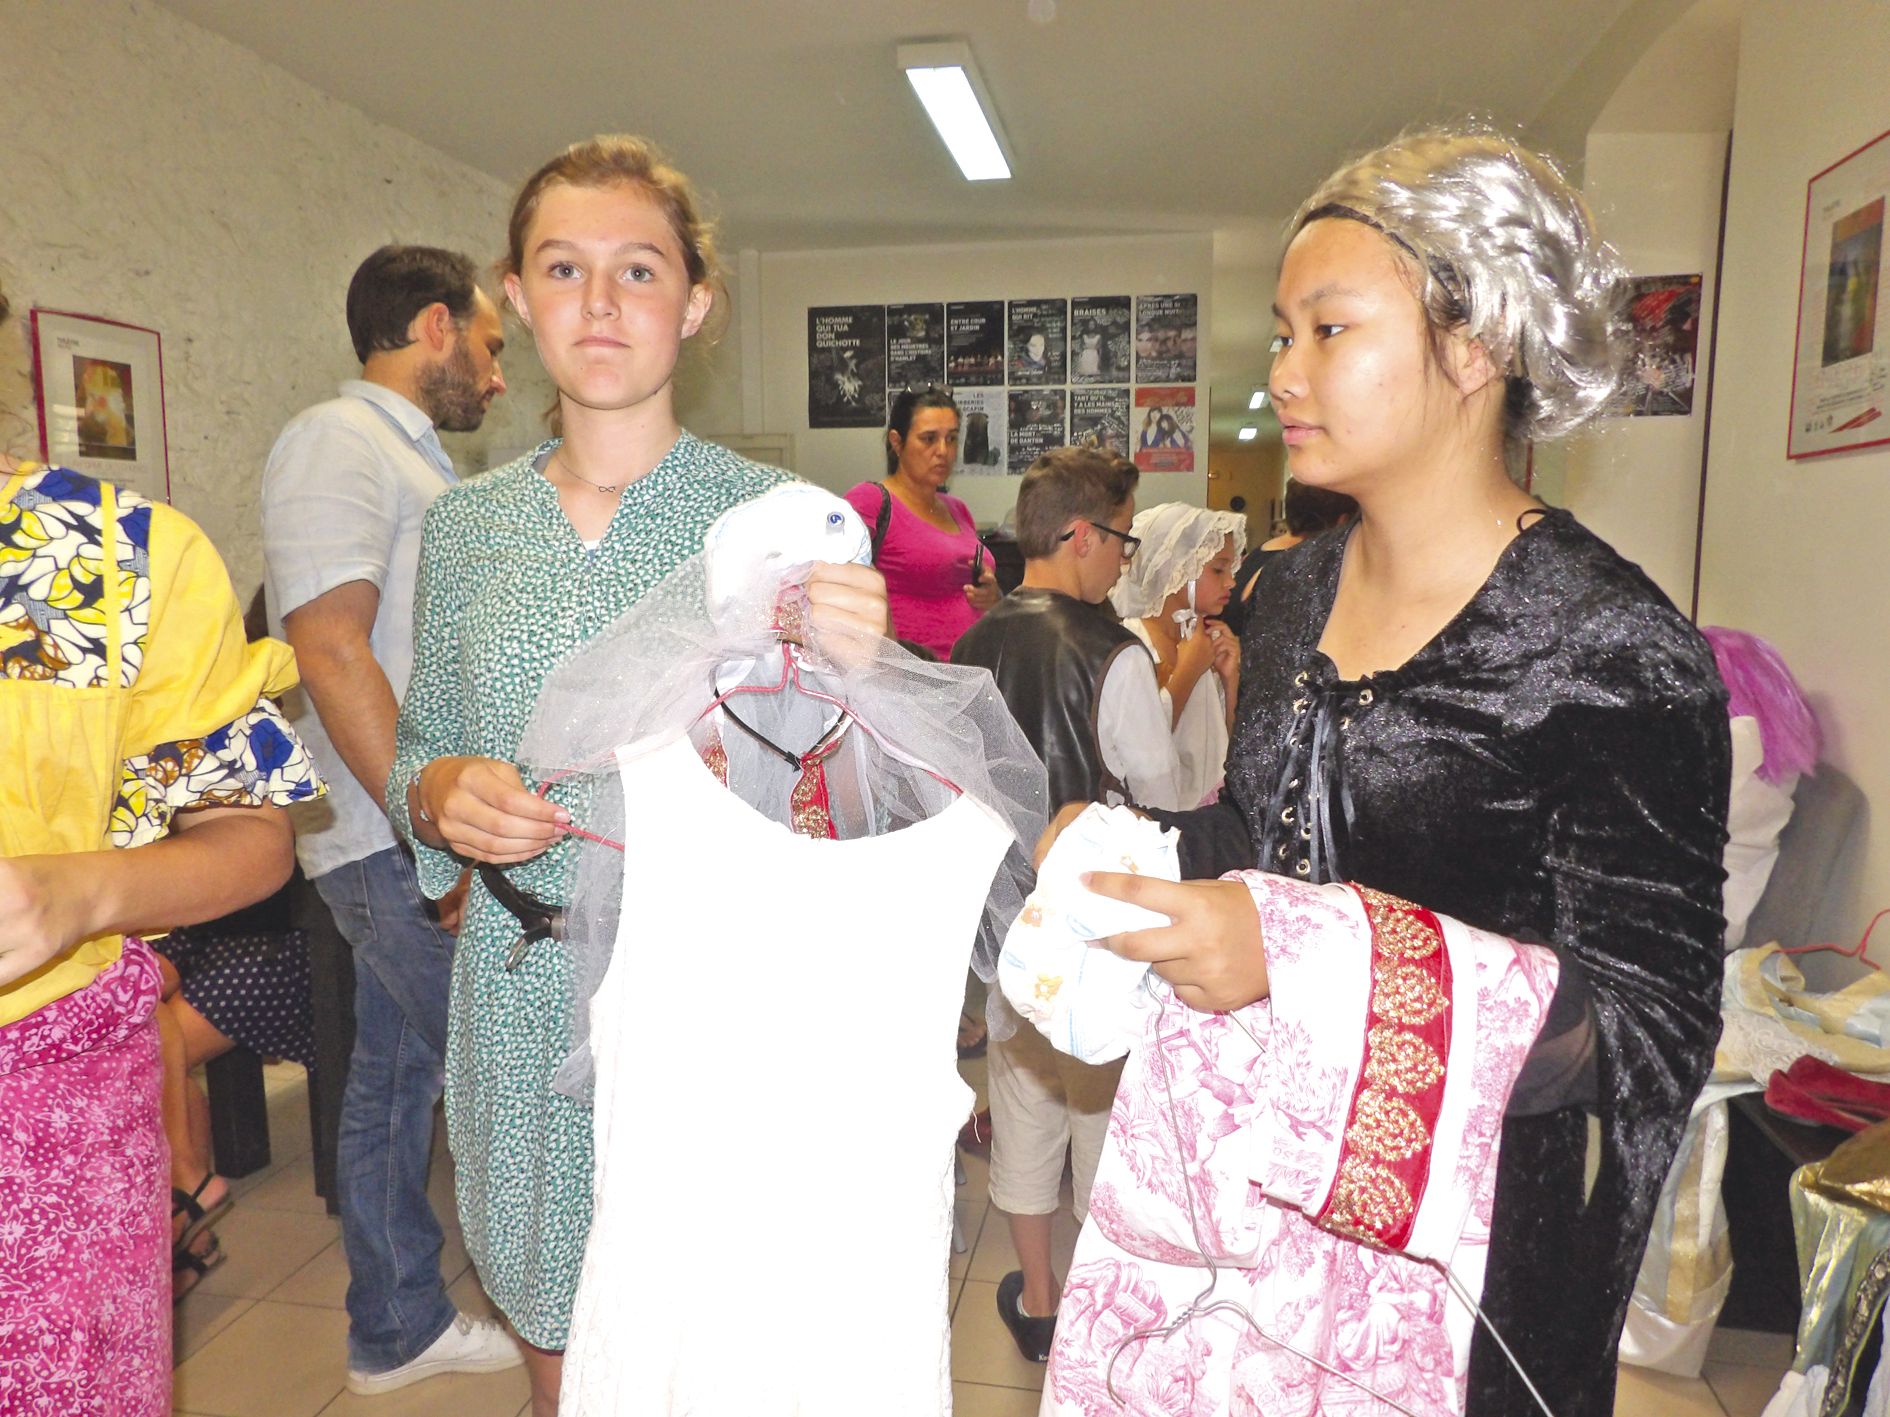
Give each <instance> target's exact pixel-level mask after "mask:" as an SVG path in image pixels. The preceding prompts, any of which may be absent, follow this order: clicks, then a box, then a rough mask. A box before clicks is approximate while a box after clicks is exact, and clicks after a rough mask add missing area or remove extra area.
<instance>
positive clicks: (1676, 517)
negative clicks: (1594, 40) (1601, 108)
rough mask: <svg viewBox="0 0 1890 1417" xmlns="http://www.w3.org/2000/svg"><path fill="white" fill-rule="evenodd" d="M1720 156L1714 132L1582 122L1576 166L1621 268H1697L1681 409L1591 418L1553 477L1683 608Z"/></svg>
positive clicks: (1702, 428)
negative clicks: (1584, 150) (1594, 127)
mask: <svg viewBox="0 0 1890 1417" xmlns="http://www.w3.org/2000/svg"><path fill="white" fill-rule="evenodd" d="M1725 159H1726V135H1725V134H1724V133H1723V132H1721V133H1645V132H1640V133H1592V134H1590V135H1589V139H1588V154H1587V160H1586V162H1585V163H1584V164H1583V169H1582V171H1583V184H1582V185H1583V191H1584V194H1585V195H1586V196H1587V198H1588V201H1589V204H1590V205H1591V206H1592V207H1593V208H1594V212H1595V220H1596V222H1597V223H1598V224H1599V225H1600V227H1601V231H1602V233H1603V234H1604V235H1605V236H1606V237H1607V238H1608V240H1609V241H1611V242H1612V243H1613V244H1614V246H1615V249H1616V250H1618V251H1620V253H1621V255H1622V258H1623V259H1624V260H1625V261H1626V262H1627V265H1628V269H1629V270H1631V271H1632V272H1633V273H1634V274H1636V275H1650V276H1657V275H1690V274H1693V273H1695V272H1698V273H1701V274H1703V275H1704V276H1705V277H1706V280H1705V285H1704V288H1703V292H1702V298H1701V322H1700V323H1701V332H1700V348H1699V355H1698V359H1697V361H1696V363H1695V371H1696V379H1695V387H1694V403H1693V412H1692V414H1690V415H1687V416H1679V415H1673V416H1668V417H1661V418H1615V419H1609V420H1607V421H1605V422H1603V423H1601V424H1599V425H1598V426H1597V428H1596V431H1594V432H1593V433H1590V434H1587V435H1585V436H1584V437H1582V438H1579V439H1576V440H1574V441H1572V442H1571V443H1570V444H1569V448H1568V457H1567V462H1566V470H1565V479H1566V480H1565V482H1564V483H1563V489H1562V497H1563V500H1564V502H1565V504H1566V505H1567V506H1568V507H1569V509H1570V510H1571V511H1573V512H1574V513H1575V515H1576V516H1577V517H1579V518H1580V519H1581V520H1582V522H1583V523H1584V524H1585V525H1586V526H1588V527H1589V528H1590V529H1591V530H1592V531H1594V532H1595V533H1596V534H1597V535H1598V536H1600V537H1602V538H1603V539H1604V540H1606V541H1608V542H1609V543H1611V544H1612V545H1613V546H1614V547H1615V549H1616V550H1618V551H1620V552H1621V554H1622V555H1624V556H1626V557H1627V558H1628V559H1629V560H1630V561H1634V562H1637V563H1638V564H1639V565H1640V566H1641V567H1642V568H1643V569H1644V570H1645V571H1646V572H1647V573H1648V575H1650V576H1652V577H1653V579H1654V582H1655V584H1656V585H1658V586H1659V587H1660V588H1661V589H1662V590H1664V591H1666V592H1667V596H1668V598H1669V599H1670V600H1672V601H1673V602H1674V604H1676V605H1678V606H1679V607H1680V608H1681V610H1683V611H1684V610H1686V609H1687V608H1688V606H1689V605H1690V603H1691V600H1692V595H1693V552H1694V541H1695V536H1696V532H1697V528H1698V524H1699V498H1700V452H1701V443H1702V441H1703V440H1704V438H1705V435H1706V383H1707V379H1708V378H1709V377H1710V368H1709V365H1710V357H1709V356H1710V348H1709V347H1710V344H1711V328H1710V326H1711V318H1712V311H1713V294H1714V290H1713V261H1714V254H1715V248H1716V246H1717V244H1718V240H1719V202H1720V186H1721V182H1722V178H1723V176H1724V171H1725Z"/></svg>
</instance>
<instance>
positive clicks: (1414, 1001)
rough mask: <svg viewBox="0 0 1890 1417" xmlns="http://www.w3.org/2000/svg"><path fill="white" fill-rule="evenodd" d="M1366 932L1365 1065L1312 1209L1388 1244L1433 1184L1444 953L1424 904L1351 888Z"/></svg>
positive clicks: (1446, 991) (1405, 1233) (1445, 989)
mask: <svg viewBox="0 0 1890 1417" xmlns="http://www.w3.org/2000/svg"><path fill="white" fill-rule="evenodd" d="M1351 889H1352V890H1353V891H1354V892H1356V893H1357V895H1358V898H1359V900H1360V901H1361V902H1363V904H1364V906H1365V917H1366V919H1367V920H1368V921H1369V922H1370V924H1371V931H1372V989H1371V999H1370V1002H1369V1003H1368V1004H1367V1006H1366V1019H1365V1056H1364V1065H1363V1066H1362V1067H1361V1068H1360V1069H1359V1077H1358V1086H1357V1088H1356V1089H1355V1090H1354V1092H1353V1094H1352V1106H1351V1110H1350V1112H1349V1113H1348V1114H1347V1119H1346V1126H1345V1136H1344V1141H1343V1143H1342V1145H1341V1150H1340V1152H1339V1169H1338V1174H1337V1175H1336V1176H1335V1178H1334V1179H1333V1183H1332V1193H1331V1194H1330V1195H1328V1196H1327V1197H1326V1202H1325V1204H1324V1205H1323V1206H1321V1207H1320V1209H1319V1211H1318V1213H1317V1214H1316V1215H1315V1216H1314V1217H1313V1218H1314V1219H1315V1220H1317V1221H1318V1222H1319V1223H1320V1224H1322V1225H1324V1226H1326V1227H1327V1228H1328V1229H1331V1230H1336V1231H1338V1232H1340V1233H1341V1234H1346V1235H1351V1236H1354V1237H1356V1238H1358V1239H1361V1240H1365V1241H1368V1242H1370V1243H1372V1244H1376V1245H1382V1246H1384V1247H1385V1248H1387V1249H1393V1250H1396V1249H1402V1248H1403V1247H1404V1246H1405V1245H1406V1244H1407V1243H1408V1242H1409V1241H1410V1238H1411V1229H1412V1226H1413V1225H1414V1224H1415V1223H1416V1220H1417V1212H1418V1207H1419V1206H1420V1205H1421V1204H1422V1203H1423V1200H1424V1189H1425V1187H1426V1186H1427V1185H1428V1184H1429V1183H1430V1175H1431V1149H1432V1143H1433V1139H1434V1136H1435V1131H1436V1127H1437V1115H1438V1112H1439V1111H1440V1110H1441V1109H1442V1107H1443V1104H1444V1077H1445V1064H1446V1061H1447V1060H1448V1059H1449V1057H1450V986H1451V974H1450V952H1449V951H1448V950H1447V949H1445V948H1444V932H1443V928H1442V926H1440V925H1439V924H1438V921H1437V917H1436V916H1435V915H1433V914H1432V913H1431V912H1430V911H1428V910H1424V909H1422V908H1420V907H1418V906H1415V905H1412V904H1410V903H1409V902H1408V901H1402V900H1399V899H1397V897H1395V896H1388V895H1385V894H1383V893H1381V892H1379V891H1374V890H1369V889H1367V888H1366V887H1364V886H1353V887H1351Z"/></svg>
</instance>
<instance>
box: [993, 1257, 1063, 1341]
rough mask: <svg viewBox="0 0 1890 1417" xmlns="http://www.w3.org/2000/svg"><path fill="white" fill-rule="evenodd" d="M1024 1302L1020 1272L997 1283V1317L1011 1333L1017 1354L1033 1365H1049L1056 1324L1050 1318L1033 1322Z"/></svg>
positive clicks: (1022, 1279) (1022, 1280) (1016, 1270)
mask: <svg viewBox="0 0 1890 1417" xmlns="http://www.w3.org/2000/svg"><path fill="white" fill-rule="evenodd" d="M1023 1298H1024V1272H1023V1271H1022V1270H1021V1269H1014V1270H1012V1271H1011V1272H1010V1273H1009V1274H1007V1275H1005V1276H1004V1278H1002V1279H1000V1280H999V1281H998V1290H997V1310H998V1317H999V1318H1001V1319H1003V1320H1004V1327H1006V1328H1008V1329H1009V1330H1010V1331H1011V1338H1012V1340H1013V1341H1014V1342H1015V1343H1016V1344H1017V1351H1018V1352H1019V1353H1022V1354H1023V1355H1024V1357H1025V1358H1027V1359H1029V1360H1030V1361H1031V1362H1033V1363H1048V1362H1049V1361H1050V1342H1051V1340H1052V1339H1054V1338H1055V1337H1056V1336H1057V1321H1056V1316H1055V1315H1054V1314H1053V1315H1051V1316H1050V1317H1049V1318H1047V1319H1033V1318H1032V1317H1031V1316H1030V1315H1029V1314H1027V1313H1025V1312H1024V1310H1023V1307H1022V1301H1023Z"/></svg>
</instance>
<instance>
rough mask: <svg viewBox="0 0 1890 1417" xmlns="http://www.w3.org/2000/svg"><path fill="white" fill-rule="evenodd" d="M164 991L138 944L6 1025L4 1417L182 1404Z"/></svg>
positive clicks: (2, 1094) (124, 1412)
mask: <svg viewBox="0 0 1890 1417" xmlns="http://www.w3.org/2000/svg"><path fill="white" fill-rule="evenodd" d="M158 995H159V979H158V968H157V961H156V958H155V957H154V956H153V955H152V953H151V950H150V948H149V946H147V945H146V944H145V943H144V942H143V941H142V940H136V939H129V940H126V941H125V951H124V955H123V957H122V958H121V959H120V960H119V961H118V963H116V964H114V965H113V966H111V968H109V969H107V970H106V971H105V972H104V973H103V974H101V975H99V977H98V978H97V979H95V980H93V981H92V983H91V984H89V985H88V986H86V987H85V988H84V989H81V990H80V991H79V992H78V993H76V994H71V995H68V996H67V997H66V998H63V999H58V1000H55V1001H54V1002H53V1003H50V1004H48V1005H47V1006H46V1007H45V1008H43V1009H40V1010H39V1011H37V1012H36V1013H33V1014H29V1015H28V1016H27V1017H26V1018H23V1019H21V1020H20V1021H19V1022H17V1023H12V1024H8V1025H6V1026H5V1027H0V1414H4V1417H16V1414H19V1415H20V1417H24V1414H32V1417H40V1414H46V1417H163V1414H167V1413H168V1412H169V1411H170V1407H171V1401H170V1394H171V1305H170V1274H169V1271H168V1261H169V1251H170V1227H169V1224H168V1214H167V1207H166V1204H165V1202H166V1200H167V1197H168V1187H169V1170H170V1162H169V1155H168V1153H167V1151H166V1149H165V1145H164V1133H163V1131H162V1129H161V1128H160V1125H159V1120H158V1096H159V1091H160V1088H161V1086H162V1071H161V1069H160V1066H159V1059H158V1035H157V1025H156V1024H155V1022H154V1021H153V1018H152V1013H153V1010H154V1009H155V1008H156V1005H157V1000H158Z"/></svg>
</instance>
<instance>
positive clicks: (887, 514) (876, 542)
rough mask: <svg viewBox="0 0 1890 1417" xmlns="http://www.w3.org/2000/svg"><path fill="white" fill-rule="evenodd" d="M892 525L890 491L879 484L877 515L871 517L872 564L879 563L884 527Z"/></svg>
mask: <svg viewBox="0 0 1890 1417" xmlns="http://www.w3.org/2000/svg"><path fill="white" fill-rule="evenodd" d="M891 525H892V491H891V490H890V489H889V488H888V487H887V486H886V484H885V483H883V482H882V483H880V484H879V515H878V516H876V517H874V518H873V564H874V565H875V566H877V565H878V564H879V547H880V543H881V542H883V541H884V540H885V539H886V529H887V528H888V527H890V526H891Z"/></svg>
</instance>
